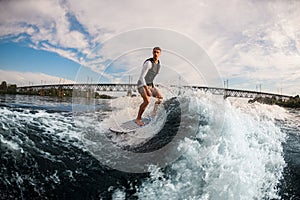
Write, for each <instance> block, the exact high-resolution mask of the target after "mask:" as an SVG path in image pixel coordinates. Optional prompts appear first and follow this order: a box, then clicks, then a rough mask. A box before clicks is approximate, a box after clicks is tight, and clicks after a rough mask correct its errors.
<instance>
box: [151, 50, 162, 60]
mask: <svg viewBox="0 0 300 200" xmlns="http://www.w3.org/2000/svg"><path fill="white" fill-rule="evenodd" d="M152 53H153V58H156V59H158V58H159V56H160V50H158V49H155V50H153V52H152Z"/></svg>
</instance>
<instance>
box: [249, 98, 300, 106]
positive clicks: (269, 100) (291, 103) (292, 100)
mask: <svg viewBox="0 0 300 200" xmlns="http://www.w3.org/2000/svg"><path fill="white" fill-rule="evenodd" d="M256 101H257V102H259V103H264V104H270V105H274V104H275V105H278V106H282V107H286V108H300V97H299V95H296V96H294V97H292V98H290V99H289V100H286V101H283V100H282V99H276V98H275V97H273V98H269V97H264V98H263V97H256V98H254V99H251V100H249V101H248V102H249V103H253V102H256Z"/></svg>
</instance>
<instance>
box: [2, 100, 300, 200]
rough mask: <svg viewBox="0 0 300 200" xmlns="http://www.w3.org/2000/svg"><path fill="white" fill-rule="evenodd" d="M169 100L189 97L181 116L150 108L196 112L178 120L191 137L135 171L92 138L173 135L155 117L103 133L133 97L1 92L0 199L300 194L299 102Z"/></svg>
mask: <svg viewBox="0 0 300 200" xmlns="http://www.w3.org/2000/svg"><path fill="white" fill-rule="evenodd" d="M180 98H182V99H180ZM178 99H179V102H188V105H187V106H188V112H186V113H185V115H183V114H182V110H181V113H176V112H175V113H172V114H168V113H167V114H166V113H163V111H161V110H160V111H159V114H158V115H161V116H165V119H166V118H167V119H168V116H169V117H170V116H171V117H173V118H174V116H175V117H176V116H177V115H179V114H180V115H182V116H183V117H181V121H184V120H185V119H189V120H192V119H199V120H200V122H199V123H196V124H194V125H193V126H192V127H190V126H189V124H188V125H186V124H185V126H186V127H185V129H184V130H190V131H195V130H196V131H195V134H194V136H193V137H183V138H181V139H180V141H179V142H178V146H177V150H178V151H180V152H181V153H180V156H178V157H176V159H174V160H172V161H170V162H169V163H167V164H166V165H165V166H157V165H151V166H148V169H147V170H146V171H145V172H144V173H141V172H140V171H136V173H135V171H134V165H133V164H134V163H133V162H131V163H125V164H124V165H126V167H125V166H124V169H126V170H123V168H122V166H121V168H120V166H119V167H114V166H112V165H110V164H107V163H108V162H106V160H105V159H107V157H105V156H104V157H103V156H102V154H101V152H102V153H103V152H104V151H105V150H106V149H107V148H108V147H107V146H106V144H104V143H103V141H99V140H100V139H101V138H106V139H105V141H111V142H112V144H117V147H120V148H125V149H126V148H127V150H129V151H131V150H132V149H133V148H132V146H135V147H136V146H137V145H139V144H145V141H150V139H149V138H155V135H156V133H157V132H158V131H159V130H162V131H160V134H161V135H162V137H161V138H166V137H163V136H164V135H170V134H173V136H172V137H171V139H172V138H173V137H174V134H176V133H173V132H174V129H172V128H173V127H175V126H177V125H176V124H175V123H173V122H172V121H171V123H165V122H166V120H165V119H164V120H158V119H156V120H157V122H158V121H159V122H161V123H160V124H159V125H157V126H156V127H152V129H146V130H147V131H144V132H142V133H139V134H137V133H135V134H132V135H130V134H128V135H126V136H124V135H117V134H113V133H111V132H110V131H109V130H108V127H109V126H110V125H111V124H112V122H114V123H115V122H116V121H122V120H123V121H124V120H126V119H128V115H129V116H130V117H134V116H135V114H136V112H137V107H138V105H139V104H140V103H141V99H140V97H119V98H117V99H114V100H100V99H96V100H94V99H93V100H89V101H88V100H86V99H74V98H73V99H72V98H62V99H59V98H55V97H40V96H26V95H23V96H21V95H1V96H0V145H1V146H0V153H1V162H0V199H218V200H219V199H247V200H248V199H300V110H296V109H284V108H281V107H278V106H271V105H263V104H259V103H254V104H248V103H247V101H245V100H242V99H226V100H224V99H223V98H217V97H215V96H213V95H208V94H189V95H186V96H184V97H179V98H178ZM151 106H152V105H150V107H151ZM160 109H162V108H160ZM148 110H150V109H148ZM148 110H147V111H146V113H145V115H147V114H148V112H150V111H148ZM173 118H172V120H173ZM167 121H168V120H167ZM162 127H163V128H162ZM177 127H178V126H177ZM187 127H188V128H187ZM155 128H156V129H157V130H156V129H155ZM195 128H196V129H195ZM176 130H178V128H177V129H176ZM150 132H151V133H150ZM152 132H153V133H152ZM185 132H188V131H185ZM100 135H101V137H99V136H100ZM141 135H142V136H143V137H141ZM103 136H104V137H103ZM138 136H139V137H138ZM156 138H159V137H156ZM87 140H89V142H91V143H89V144H98V147H99V148H100V150H99V149H98V148H97V151H96V150H95V149H93V148H91V146H89V145H87V142H86V141H87ZM101 140H102V139H101ZM163 140H164V139H158V140H156V141H155V142H152V143H150V146H151V145H152V146H151V148H152V149H153V148H154V149H155V150H157V149H159V148H162V145H161V146H159V145H160V144H159V143H160V142H163ZM152 141H154V140H152ZM99 144H101V145H99ZM164 145H165V144H164ZM150 146H149V145H144V146H142V147H143V148H142V151H147V149H148V150H149V148H150ZM98 151H100V153H99V152H98ZM149 151H150V150H149ZM151 151H154V150H151ZM174 151H175V150H174ZM97 152H98V153H97ZM171 154H172V152H170V155H171ZM168 155H169V154H167V155H165V157H168ZM110 156H111V157H113V156H114V155H110ZM103 158H105V159H103ZM118 159H119V157H117V158H114V160H118ZM107 160H110V159H107ZM137 162H138V161H137ZM131 166H132V168H131ZM130 169H133V170H132V171H130Z"/></svg>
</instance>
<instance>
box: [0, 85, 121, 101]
mask: <svg viewBox="0 0 300 200" xmlns="http://www.w3.org/2000/svg"><path fill="white" fill-rule="evenodd" d="M87 93H88V94H89V95H88V97H87ZM0 94H12V95H14V94H19V95H38V96H52V97H60V98H62V97H72V96H73V95H74V94H75V95H76V96H77V97H83V98H84V97H85V98H96V99H114V98H116V97H113V96H110V95H106V94H99V93H97V92H87V91H83V90H82V91H73V90H72V89H64V90H60V89H55V88H52V89H48V90H43V91H37V90H29V91H19V92H18V91H17V85H16V84H7V83H6V82H5V81H2V83H1V85H0Z"/></svg>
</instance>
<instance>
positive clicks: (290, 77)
mask: <svg viewBox="0 0 300 200" xmlns="http://www.w3.org/2000/svg"><path fill="white" fill-rule="evenodd" d="M153 5H155V6H156V9H152V7H153ZM299 11H300V3H299V2H297V1H283V0H282V1H280V0H278V1H253V0H243V1H233V0H232V1H231V0H229V1H221V0H213V1H207V0H200V1H199V0H191V1H188V2H182V1H179V0H174V1H163V2H162V1H157V0H153V1H151V2H141V1H137V0H134V1H130V2H126V3H125V2H123V1H121V2H110V1H103V0H100V1H95V0H87V1H80V0H73V1H68V0H65V1H50V0H43V1H35V0H24V1H14V0H12V1H0V80H6V81H7V82H9V83H16V84H18V85H26V84H28V83H29V82H30V83H31V84H40V83H41V80H43V82H44V83H49V84H50V83H59V82H60V83H62V82H64V83H66V82H78V81H85V82H86V81H89V82H91V81H93V82H101V81H102V82H124V81H126V80H127V79H128V78H127V76H128V75H131V76H132V78H133V79H134V80H133V81H135V80H136V79H137V78H138V74H139V71H140V68H139V67H140V65H141V64H142V62H143V60H144V59H146V58H147V57H149V56H151V52H150V53H149V51H150V50H149V49H150V46H151V45H152V44H151V43H149V44H147V45H148V46H147V45H145V46H141V47H139V46H138V45H137V44H144V43H145V40H147V38H149V35H147V34H142V35H137V36H135V37H127V38H125V39H124V38H123V39H120V40H119V41H117V42H116V43H113V42H114V38H117V37H118V36H120V35H121V36H122V34H123V35H126V34H124V33H126V32H130V31H132V30H140V29H145V28H146V29H147V28H157V29H161V30H166V31H165V32H166V33H170V31H173V32H177V33H178V34H181V35H183V36H185V37H186V38H187V39H186V40H182V41H181V43H180V41H174V42H177V43H178V44H179V45H182V47H183V49H186V51H185V52H184V53H182V52H181V54H185V55H179V56H181V57H189V56H193V55H199V54H198V53H199V52H192V51H191V50H190V49H189V48H185V47H184V46H185V45H186V43H185V42H186V41H188V40H192V41H194V43H195V44H197V45H198V46H199V47H201V48H202V49H203V51H205V52H206V54H207V56H208V57H209V59H210V60H211V63H213V64H214V66H213V68H215V70H216V71H217V72H218V73H215V74H213V75H214V76H218V77H219V78H220V79H221V80H222V81H220V83H221V84H222V83H223V80H229V87H231V88H237V89H249V90H255V89H256V87H257V85H262V90H263V91H266V92H278V91H280V90H281V89H282V90H283V93H285V94H290V95H296V94H299V93H300V89H299V85H300V54H299V52H300V36H299V33H300V25H299V21H300V16H299V14H298V13H299ZM132 33H134V31H133V32H132ZM143 33H145V32H143ZM119 38H122V37H119ZM154 38H155V37H154ZM170 38H172V37H170V36H169V35H168V34H165V35H164V34H160V35H158V36H157V41H160V40H159V39H162V40H164V41H166V42H165V43H164V42H161V45H162V46H163V47H165V48H167V47H168V48H169V47H170V48H169V49H166V50H167V51H168V52H173V51H175V50H174V49H172V47H171V46H168V40H170ZM143 42H144V43H143ZM171 42H172V41H171ZM106 44H109V45H107V46H110V47H111V48H105V45H106ZM132 44H136V45H135V46H134V45H132ZM131 45H132V46H131ZM153 45H154V43H153ZM124 46H130V47H131V48H132V49H130V48H127V49H126V48H124ZM104 49H105V50H104ZM125 49H126V51H125ZM137 49H140V50H137ZM122 51H123V52H122ZM175 53H178V51H177V52H175ZM116 55H119V57H115V56H116ZM120 55H121V56H120ZM170 59H173V61H172V62H170ZM116 60H117V61H116ZM161 60H162V61H163V63H164V64H165V66H166V68H165V71H162V74H160V78H159V81H161V82H164V81H165V83H167V82H168V80H170V77H169V76H168V75H170V73H169V74H168V73H166V71H167V70H166V69H168V70H170V69H171V70H174V73H173V74H174V76H175V75H176V76H178V74H184V77H185V79H186V82H187V83H199V84H201V83H202V82H199V79H205V78H207V74H205V73H204V72H203V71H205V70H204V69H203V67H202V66H198V67H199V71H200V73H202V76H201V75H199V76H195V75H194V74H193V72H190V73H188V72H189V70H187V67H183V66H180V64H179V63H182V64H183V65H184V62H181V61H180V60H178V58H174V56H173V57H172V56H171V54H167V53H166V54H162V57H161ZM175 61H176V62H177V64H178V65H176V63H175ZM174 63H175V64H174ZM203 63H205V62H203ZM171 65H172V66H171ZM203 76H204V77H203ZM174 79H175V78H174ZM207 79H208V78H207ZM197 81H198V82H197ZM203 83H209V81H207V80H204V81H203ZM210 84H213V83H210ZM210 86H216V85H210Z"/></svg>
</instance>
